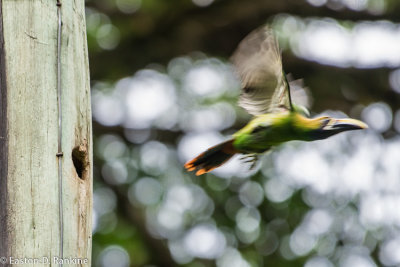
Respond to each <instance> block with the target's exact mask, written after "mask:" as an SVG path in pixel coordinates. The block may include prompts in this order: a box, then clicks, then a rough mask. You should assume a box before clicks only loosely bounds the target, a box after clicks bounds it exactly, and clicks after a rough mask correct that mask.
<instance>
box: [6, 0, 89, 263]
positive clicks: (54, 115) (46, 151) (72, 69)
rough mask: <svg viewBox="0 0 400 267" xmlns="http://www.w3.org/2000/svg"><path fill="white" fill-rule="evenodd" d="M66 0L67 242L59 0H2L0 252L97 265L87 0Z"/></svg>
mask: <svg viewBox="0 0 400 267" xmlns="http://www.w3.org/2000/svg"><path fill="white" fill-rule="evenodd" d="M60 2H61V4H62V5H61V7H60V8H61V14H62V31H61V33H62V34H61V46H60V48H61V53H60V62H61V64H60V66H61V68H60V69H61V76H60V77H59V78H60V79H61V98H60V99H61V110H62V113H61V115H62V121H61V125H62V139H61V149H62V152H63V156H62V157H59V159H60V160H61V163H62V209H61V210H62V215H63V216H62V217H63V245H62V246H60V243H61V239H60V237H61V232H60V216H59V215H60V213H59V211H60V209H59V204H60V194H59V193H60V191H59V181H60V180H59V175H58V170H59V165H58V158H57V156H56V154H57V152H58V130H59V124H58V122H59V118H60V117H59V112H58V104H57V102H58V96H57V81H58V75H57V58H58V57H57V56H58V53H57V51H58V50H57V33H58V12H57V11H58V6H57V1H56V0H48V1H40V0H29V1H28V0H27V1H15V0H2V1H1V2H0V3H1V4H0V24H1V25H0V201H1V203H0V219H1V220H0V257H5V258H0V263H3V262H4V261H6V263H7V264H12V263H20V264H22V263H31V264H32V263H36V264H39V266H40V265H49V264H51V265H52V266H55V265H59V264H60V263H62V262H60V261H59V260H58V259H59V258H60V257H61V256H62V257H63V258H64V262H63V263H64V264H66V263H72V264H74V263H77V264H78V265H79V264H82V265H84V266H90V265H91V242H92V240H91V237H92V231H91V226H92V137H91V136H92V132H91V131H92V130H91V109H90V88H89V87H90V84H89V65H88V52H87V42H86V26H85V10H84V2H85V1H84V0H74V1H70V0H69V1H66V0H61V1H60ZM60 247H63V251H62V252H61V251H60ZM13 260H14V261H13ZM20 260H25V262H20ZM57 260H58V261H57ZM10 261H13V262H10ZM46 261H47V262H46ZM68 261H74V262H68ZM74 265H75V264H74Z"/></svg>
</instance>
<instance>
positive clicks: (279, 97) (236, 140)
mask: <svg viewBox="0 0 400 267" xmlns="http://www.w3.org/2000/svg"><path fill="white" fill-rule="evenodd" d="M231 61H232V63H233V66H234V68H235V71H236V73H237V75H238V77H239V78H240V81H241V88H242V92H241V95H240V97H239V102H238V104H239V106H241V107H242V108H244V109H245V110H246V111H247V112H248V113H250V114H251V115H253V116H254V117H253V118H252V120H251V121H250V122H249V123H248V124H247V125H246V126H245V127H243V128H242V129H241V130H239V131H238V132H236V133H235V134H233V136H232V138H231V139H229V140H227V141H225V142H223V143H220V144H218V145H216V146H213V147H211V148H209V149H207V150H206V151H204V152H203V153H201V154H200V155H198V156H197V157H196V158H194V159H192V160H190V161H188V162H187V163H186V164H185V165H184V167H185V168H186V169H187V170H188V171H196V175H202V174H204V173H207V172H210V171H212V170H214V169H215V168H217V167H219V166H221V165H223V164H224V163H226V162H227V161H228V160H229V159H230V158H231V157H232V156H233V155H235V154H238V153H240V154H244V157H245V158H249V160H248V161H249V162H252V163H253V165H252V167H253V166H254V163H255V162H256V161H257V157H258V155H260V154H262V153H264V152H266V151H268V150H270V149H271V148H272V147H274V146H277V145H280V144H282V143H285V142H288V141H291V140H302V141H315V140H321V139H326V138H328V137H330V136H332V135H335V134H338V133H341V132H345V131H351V130H359V129H366V128H368V126H367V125H366V124H365V123H363V122H361V121H359V120H355V119H350V118H343V119H338V118H332V117H328V116H323V117H317V118H309V113H308V111H307V109H306V108H305V107H303V106H301V105H297V104H296V103H293V102H292V97H291V84H292V83H289V82H288V78H287V76H286V74H285V72H284V71H283V68H282V58H281V52H280V49H279V45H278V41H277V39H276V36H275V34H274V31H273V29H272V28H270V27H269V26H268V25H267V26H263V27H260V28H258V29H256V30H254V31H253V32H251V33H250V34H249V35H248V36H247V37H245V38H244V39H243V41H241V42H240V44H239V46H238V47H237V49H236V51H235V52H234V53H233V56H232V57H231ZM292 87H293V86H292Z"/></svg>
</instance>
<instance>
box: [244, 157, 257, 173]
mask: <svg viewBox="0 0 400 267" xmlns="http://www.w3.org/2000/svg"><path fill="white" fill-rule="evenodd" d="M240 160H243V161H244V162H245V163H251V165H250V168H249V170H253V169H254V167H256V165H257V160H258V155H257V154H246V155H243V156H242V157H241V158H240Z"/></svg>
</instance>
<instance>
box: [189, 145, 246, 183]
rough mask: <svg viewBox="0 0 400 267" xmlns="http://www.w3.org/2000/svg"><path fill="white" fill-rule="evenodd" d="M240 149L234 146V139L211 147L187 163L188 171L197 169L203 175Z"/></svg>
mask: <svg viewBox="0 0 400 267" xmlns="http://www.w3.org/2000/svg"><path fill="white" fill-rule="evenodd" d="M236 153H238V151H237V150H236V149H235V148H234V147H233V139H231V140H228V141H225V142H223V143H220V144H218V145H216V146H213V147H210V148H209V149H207V150H206V151H204V152H203V153H201V154H200V155H198V156H197V157H195V158H194V159H192V160H191V161H188V162H187V163H186V164H185V168H186V169H187V170H188V171H195V170H197V172H196V175H202V174H204V173H207V172H209V171H212V170H214V169H215V168H217V167H219V166H221V165H222V164H224V163H225V162H227V161H228V160H229V159H230V158H231V157H232V156H233V155H235V154H236Z"/></svg>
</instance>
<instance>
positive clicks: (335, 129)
mask: <svg viewBox="0 0 400 267" xmlns="http://www.w3.org/2000/svg"><path fill="white" fill-rule="evenodd" d="M311 121H312V123H310V124H309V125H310V127H309V129H310V132H309V134H310V137H311V138H312V140H321V139H326V138H328V137H330V136H332V135H335V134H338V133H341V132H345V131H352V130H361V129H367V128H368V125H367V124H365V123H364V122H362V121H359V120H355V119H350V118H343V119H336V118H331V117H328V116H324V117H318V118H314V119H311Z"/></svg>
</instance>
